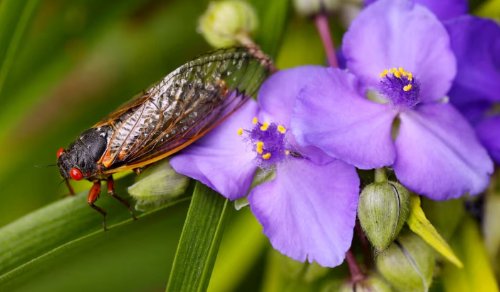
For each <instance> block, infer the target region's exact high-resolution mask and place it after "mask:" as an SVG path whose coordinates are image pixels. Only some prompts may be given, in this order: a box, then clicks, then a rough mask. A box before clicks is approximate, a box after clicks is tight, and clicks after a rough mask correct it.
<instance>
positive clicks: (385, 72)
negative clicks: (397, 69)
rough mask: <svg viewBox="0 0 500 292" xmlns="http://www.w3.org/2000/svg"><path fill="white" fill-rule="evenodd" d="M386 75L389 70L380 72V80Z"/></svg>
mask: <svg viewBox="0 0 500 292" xmlns="http://www.w3.org/2000/svg"><path fill="white" fill-rule="evenodd" d="M387 74H389V70H387V69H384V71H382V73H380V78H384V77H385V76H387Z"/></svg>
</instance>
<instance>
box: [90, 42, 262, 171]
mask: <svg viewBox="0 0 500 292" xmlns="http://www.w3.org/2000/svg"><path fill="white" fill-rule="evenodd" d="M269 64H270V62H269V60H268V59H266V58H264V57H262V56H258V55H257V54H256V53H255V51H252V50H251V49H247V48H233V49H226V50H220V51H217V52H215V53H212V54H210V55H207V56H203V57H200V58H198V59H196V60H194V61H191V62H189V63H187V64H185V65H183V66H181V67H180V68H178V69H177V70H175V71H174V72H172V73H170V74H169V75H167V76H166V77H165V78H164V79H163V80H161V81H160V82H159V83H157V84H155V85H153V86H152V87H151V88H149V89H148V90H147V91H146V92H145V93H144V95H142V96H140V97H138V98H137V99H138V100H140V102H137V103H134V102H132V103H130V104H128V105H125V106H124V107H122V108H120V109H118V110H117V112H118V113H119V114H118V115H112V116H110V117H109V118H107V119H105V120H103V121H102V122H101V123H99V124H97V125H96V126H97V127H102V126H110V127H111V129H112V130H111V131H110V133H109V139H108V144H107V147H106V150H105V151H104V153H103V155H102V157H101V158H100V159H99V161H98V162H97V163H98V164H99V165H101V166H102V168H103V172H104V173H107V174H109V173H114V172H117V171H121V170H124V169H130V168H137V167H143V166H145V165H147V164H150V163H153V162H155V161H158V160H160V159H162V158H164V157H166V156H169V155H171V154H173V153H175V152H177V151H179V150H181V149H182V148H184V147H186V146H188V145H189V144H191V143H192V142H194V141H195V140H197V139H198V138H200V137H201V136H203V135H204V134H205V133H207V132H208V131H209V130H211V129H212V128H214V127H215V126H217V125H218V124H219V123H220V122H222V121H223V120H224V119H225V118H226V117H227V116H228V115H229V114H231V113H232V112H233V111H234V110H236V109H237V108H238V107H240V106H241V105H242V104H243V103H244V102H245V101H246V100H247V99H248V98H250V96H252V95H253V94H254V93H255V91H256V90H257V88H258V87H259V86H260V84H261V83H262V81H263V79H264V78H265V77H266V76H267V74H268V73H269Z"/></svg>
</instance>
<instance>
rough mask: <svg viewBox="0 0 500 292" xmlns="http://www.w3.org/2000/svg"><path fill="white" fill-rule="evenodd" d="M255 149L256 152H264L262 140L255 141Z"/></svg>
mask: <svg viewBox="0 0 500 292" xmlns="http://www.w3.org/2000/svg"><path fill="white" fill-rule="evenodd" d="M255 151H257V153H259V154H262V152H264V142H262V141H257V143H255Z"/></svg>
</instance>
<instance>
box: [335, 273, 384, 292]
mask: <svg viewBox="0 0 500 292" xmlns="http://www.w3.org/2000/svg"><path fill="white" fill-rule="evenodd" d="M335 291H340V292H353V291H356V292H391V291H392V290H391V287H390V286H389V284H387V283H386V282H385V280H384V279H383V278H382V277H380V276H379V275H376V274H375V275H370V276H368V277H367V278H366V279H364V280H362V281H359V282H356V283H352V282H351V281H348V282H345V283H344V284H343V285H342V286H341V287H340V289H337V290H335Z"/></svg>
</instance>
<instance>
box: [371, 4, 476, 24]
mask: <svg viewBox="0 0 500 292" xmlns="http://www.w3.org/2000/svg"><path fill="white" fill-rule="evenodd" d="M375 1H377V0H365V5H369V4H371V3H373V2H375ZM415 3H417V4H420V5H423V6H425V7H427V9H429V10H431V11H432V13H434V14H435V15H436V16H437V17H438V18H439V19H440V20H441V21H443V20H447V19H451V18H455V17H458V16H460V15H464V14H466V13H467V10H468V7H467V1H466V0H439V1H436V0H415Z"/></svg>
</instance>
